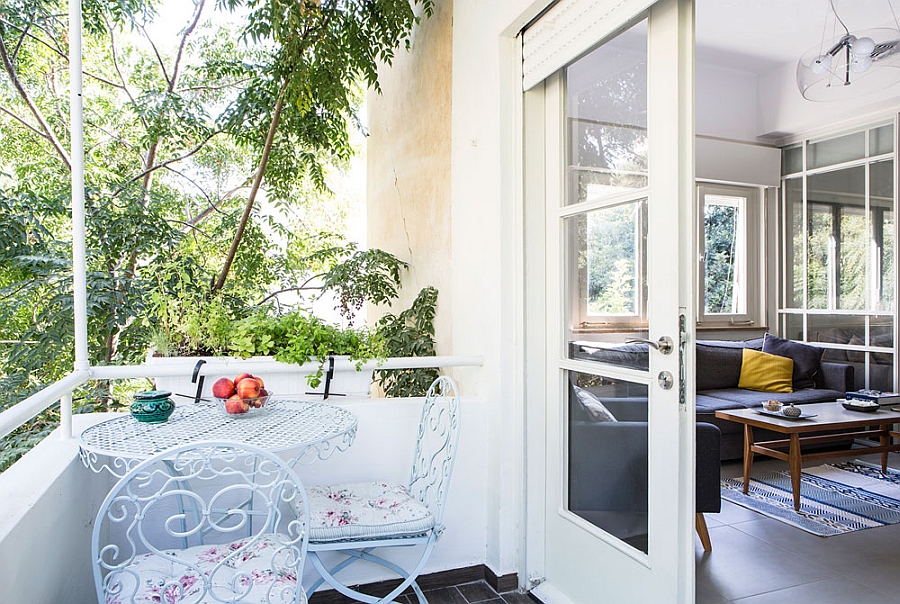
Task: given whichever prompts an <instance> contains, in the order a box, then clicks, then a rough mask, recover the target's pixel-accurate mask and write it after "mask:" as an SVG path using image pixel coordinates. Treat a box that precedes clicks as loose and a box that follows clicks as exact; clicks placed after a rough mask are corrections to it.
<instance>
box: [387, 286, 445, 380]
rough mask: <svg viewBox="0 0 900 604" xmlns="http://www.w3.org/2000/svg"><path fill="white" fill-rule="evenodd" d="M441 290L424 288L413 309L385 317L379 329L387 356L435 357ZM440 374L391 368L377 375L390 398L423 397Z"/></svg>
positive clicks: (430, 371)
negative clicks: (438, 305) (438, 304)
mask: <svg viewBox="0 0 900 604" xmlns="http://www.w3.org/2000/svg"><path fill="white" fill-rule="evenodd" d="M437 296H438V291H437V290H436V289H435V288H433V287H425V288H423V289H422V290H421V291H420V292H419V295H418V296H416V299H415V300H414V301H413V303H412V306H410V307H409V308H408V309H407V310H404V311H403V312H401V313H400V314H399V315H392V314H386V315H385V316H383V317H382V318H381V319H380V320H379V321H378V325H377V327H376V331H377V333H378V334H379V335H380V336H381V338H382V339H383V341H384V342H383V345H384V352H385V355H386V356H388V357H427V356H434V318H435V315H436V314H437ZM437 377H438V371H437V369H434V368H425V369H390V370H379V371H376V372H375V382H376V383H378V384H379V385H380V386H381V387H382V388H383V389H384V392H385V394H386V395H387V396H389V397H407V396H424V395H425V394H426V393H427V392H428V387H429V386H431V383H432V382H433V381H434V380H435V379H437Z"/></svg>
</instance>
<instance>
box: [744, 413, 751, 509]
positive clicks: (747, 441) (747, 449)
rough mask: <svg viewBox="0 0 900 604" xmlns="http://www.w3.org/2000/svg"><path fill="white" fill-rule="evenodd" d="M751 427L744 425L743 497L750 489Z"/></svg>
mask: <svg viewBox="0 0 900 604" xmlns="http://www.w3.org/2000/svg"><path fill="white" fill-rule="evenodd" d="M752 446H753V426H751V425H749V424H744V495H746V494H747V491H748V490H749V489H750V469H751V468H752V467H753V449H751V447H752Z"/></svg>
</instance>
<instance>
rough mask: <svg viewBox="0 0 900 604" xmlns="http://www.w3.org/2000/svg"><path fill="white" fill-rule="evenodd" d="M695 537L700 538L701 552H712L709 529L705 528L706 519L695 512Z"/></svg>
mask: <svg viewBox="0 0 900 604" xmlns="http://www.w3.org/2000/svg"><path fill="white" fill-rule="evenodd" d="M696 519H697V535H698V536H699V537H700V543H701V544H702V545H703V551H705V552H711V551H712V541H710V540H709V529H708V528H706V518H705V517H704V516H703V514H702V513H701V512H697V514H696Z"/></svg>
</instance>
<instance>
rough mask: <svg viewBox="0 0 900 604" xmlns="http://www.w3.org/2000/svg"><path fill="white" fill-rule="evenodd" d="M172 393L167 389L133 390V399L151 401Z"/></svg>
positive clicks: (166, 396)
mask: <svg viewBox="0 0 900 604" xmlns="http://www.w3.org/2000/svg"><path fill="white" fill-rule="evenodd" d="M170 396H172V393H171V392H169V391H168V390H145V391H144V392H135V393H134V400H136V401H151V400H154V399H158V398H169V397H170Z"/></svg>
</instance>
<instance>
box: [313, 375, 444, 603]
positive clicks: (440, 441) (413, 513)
mask: <svg viewBox="0 0 900 604" xmlns="http://www.w3.org/2000/svg"><path fill="white" fill-rule="evenodd" d="M458 440H459V394H458V391H457V388H456V383H455V382H454V381H453V380H452V379H450V378H448V377H439V378H438V379H437V380H435V381H434V383H432V385H431V387H430V388H429V390H428V394H427V396H426V397H425V404H424V407H423V409H422V417H421V420H420V422H419V432H418V438H417V440H416V449H415V456H414V458H413V467H412V472H411V475H410V479H409V484H408V485H406V486H404V485H399V484H395V483H389V482H379V481H375V482H366V483H349V484H337V485H329V486H313V487H310V488H309V490H308V493H309V510H310V537H309V557H310V560H312V563H313V565H314V566H315V567H316V570H318V571H319V575H320V577H321V578H320V579H319V580H318V581H316V582H315V583H314V584H313V585H311V586H310V588H309V589H308V590H307V596H310V595H312V593H313V592H314V591H315V590H316V589H317V588H318V587H319V586H320V585H322V583H323V582H326V581H327V582H328V583H329V584H330V585H331V586H332V587H334V588H335V589H336V590H337V591H339V592H340V593H342V594H344V595H345V596H347V597H350V598H353V599H355V600H358V601H360V602H370V603H372V602H392V601H393V600H394V598H396V597H397V596H399V595H400V594H401V593H402V592H403V591H404V590H406V588H408V587H412V589H413V591H415V593H416V596H417V597H418V599H419V602H420V603H421V604H427V600H426V599H425V596H424V594H423V593H422V590H421V588H420V587H419V585H418V584H417V583H416V577H417V576H418V575H419V573H421V572H422V569H423V568H424V567H425V563H426V562H427V561H428V558H429V556H430V555H431V552H432V550H433V549H434V546H435V543H436V542H437V540H438V539H439V538H440V536H441V533H442V532H443V531H444V526H443V524H442V523H441V521H442V517H443V512H444V503H445V502H446V499H447V489H448V486H449V483H450V475H451V473H452V472H453V460H454V457H455V455H456V448H457V441H458ZM412 545H420V546H423V551H422V555H421V558H420V559H419V561H418V563H417V564H416V565H415V567H414V568H413V569H412V570H409V571H406V570H404V569H403V568H401V567H400V566H398V565H397V564H395V563H393V562H391V561H389V560H386V559H384V558H382V557H380V556H376V555H374V554H372V553H371V552H372V550H373V549H376V548H384V547H397V546H412ZM319 552H340V553H341V554H343V555H344V556H345V558H343V559H342V560H341V561H340V562H339V563H338V564H336V565H334V566H331V567H330V568H326V566H325V564H324V563H323V562H322V559H321V558H320V556H319ZM359 560H365V561H367V562H373V563H375V564H379V565H381V566H383V567H385V568H387V569H389V570H391V571H392V572H394V573H396V574H397V575H399V576H400V577H402V579H403V580H402V581H401V583H400V584H399V585H398V586H397V587H395V588H394V589H393V590H392V591H391V592H390V593H389V594H387V595H386V596H384V597H382V598H378V597H374V596H370V595H367V594H364V593H361V592H359V591H356V590H353V589H350V588H349V587H347V586H346V585H344V584H343V583H342V582H341V581H340V580H339V579H338V578H337V577H335V575H336V574H337V573H338V572H340V571H341V570H343V569H345V568H346V567H348V566H349V565H350V564H352V563H354V562H357V561H359Z"/></svg>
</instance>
